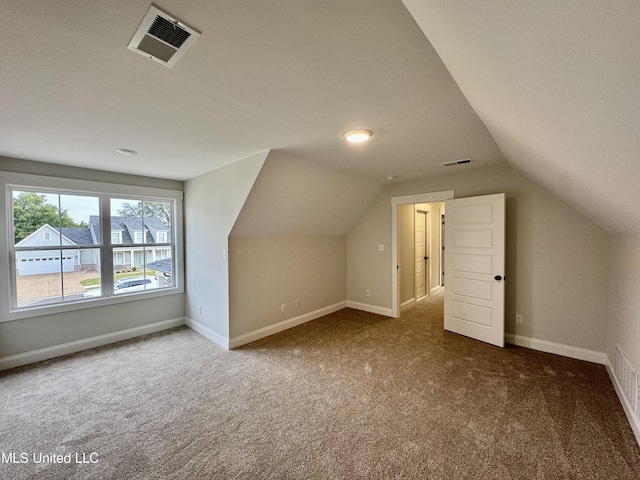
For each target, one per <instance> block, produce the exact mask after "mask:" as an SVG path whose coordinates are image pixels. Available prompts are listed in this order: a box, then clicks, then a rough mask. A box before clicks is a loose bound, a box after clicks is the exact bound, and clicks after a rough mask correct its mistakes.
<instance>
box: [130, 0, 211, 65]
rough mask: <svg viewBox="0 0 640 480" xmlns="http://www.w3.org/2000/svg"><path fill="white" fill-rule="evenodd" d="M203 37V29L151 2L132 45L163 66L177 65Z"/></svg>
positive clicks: (131, 47)
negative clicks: (190, 25)
mask: <svg viewBox="0 0 640 480" xmlns="http://www.w3.org/2000/svg"><path fill="white" fill-rule="evenodd" d="M199 36H200V32H197V31H195V30H194V29H193V28H191V27H189V26H187V25H185V24H184V23H182V22H181V21H179V20H176V19H175V18H173V17H172V16H170V15H168V14H166V13H165V12H163V11H161V10H160V9H158V8H157V7H155V6H153V5H151V7H149V10H148V11H147V13H146V15H145V16H144V18H143V19H142V22H140V25H139V26H138V29H137V30H136V33H135V34H134V35H133V38H132V39H131V41H130V42H129V46H128V48H129V50H133V51H134V52H136V53H139V54H140V55H143V56H145V57H147V58H150V59H151V60H153V61H155V62H158V63H161V64H162V65H165V66H167V67H173V65H175V63H176V62H177V61H178V59H179V58H180V57H181V56H182V55H184V53H185V52H186V51H187V50H188V49H189V48H190V47H191V45H193V43H194V42H195V41H196V40H197V39H198V37H199Z"/></svg>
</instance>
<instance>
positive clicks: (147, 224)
mask: <svg viewBox="0 0 640 480" xmlns="http://www.w3.org/2000/svg"><path fill="white" fill-rule="evenodd" d="M170 241H171V228H170V227H168V226H166V225H165V224H164V222H162V221H161V220H159V219H157V218H154V217H145V218H141V217H112V218H111V244H112V245H114V250H113V265H114V270H115V271H127V270H130V269H132V268H133V267H136V268H141V267H143V266H144V265H145V264H149V263H151V262H155V261H159V260H165V259H168V258H171V246H168V245H157V246H156V244H166V243H169V242H170ZM100 242H101V232H100V217H98V216H95V215H92V216H91V217H90V218H89V226H88V227H86V228H82V227H69V228H61V229H58V228H55V227H52V226H50V225H48V224H45V225H43V226H42V227H40V228H38V229H37V230H36V231H35V232H33V233H32V234H30V235H29V236H28V237H26V238H24V239H23V240H21V241H20V242H18V243H17V244H16V247H18V248H19V247H46V246H49V245H50V246H51V247H52V249H51V250H33V251H17V252H16V269H17V271H18V274H19V275H41V274H49V273H59V272H60V270H61V262H62V271H63V272H73V271H78V270H96V271H99V270H100V251H99V250H98V249H97V248H96V249H91V248H82V249H78V250H75V249H74V250H66V249H65V250H60V249H58V248H57V247H59V246H78V247H90V246H92V245H100ZM115 245H123V246H122V247H115Z"/></svg>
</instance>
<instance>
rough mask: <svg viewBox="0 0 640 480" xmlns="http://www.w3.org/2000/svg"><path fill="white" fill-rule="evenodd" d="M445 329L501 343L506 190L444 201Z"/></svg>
mask: <svg viewBox="0 0 640 480" xmlns="http://www.w3.org/2000/svg"><path fill="white" fill-rule="evenodd" d="M445 211H446V212H447V222H446V224H445V239H446V240H445V241H446V244H445V264H446V265H447V270H446V275H447V278H446V287H445V289H444V328H445V330H448V331H450V332H455V333H459V334H461V335H465V336H467V337H471V338H475V339H477V340H481V341H483V342H487V343H491V344H492V345H497V346H499V347H504V283H505V282H504V270H505V261H504V258H505V256H504V249H505V243H504V231H505V196H504V193H499V194H495V195H486V196H481V197H469V198H457V199H454V200H447V201H446V202H445Z"/></svg>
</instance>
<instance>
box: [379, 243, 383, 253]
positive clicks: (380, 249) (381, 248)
mask: <svg viewBox="0 0 640 480" xmlns="http://www.w3.org/2000/svg"><path fill="white" fill-rule="evenodd" d="M378 251H379V252H384V245H383V244H379V245H378Z"/></svg>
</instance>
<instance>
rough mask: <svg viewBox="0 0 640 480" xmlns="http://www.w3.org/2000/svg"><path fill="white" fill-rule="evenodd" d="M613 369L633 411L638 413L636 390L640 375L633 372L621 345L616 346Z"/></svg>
mask: <svg viewBox="0 0 640 480" xmlns="http://www.w3.org/2000/svg"><path fill="white" fill-rule="evenodd" d="M613 367H614V371H615V374H616V378H617V379H618V382H619V383H620V385H621V386H622V390H623V391H624V394H625V396H626V397H627V400H628V401H629V405H631V410H633V411H636V401H637V398H636V397H637V395H636V389H637V388H638V374H637V373H636V372H635V371H634V370H633V368H632V367H631V364H630V363H629V360H627V356H626V355H625V354H624V353H623V352H622V350H621V349H620V346H619V345H616V353H615V358H614V360H613Z"/></svg>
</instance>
